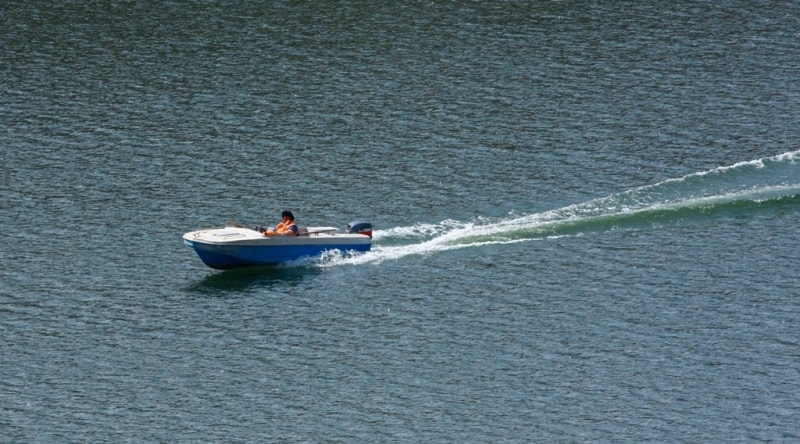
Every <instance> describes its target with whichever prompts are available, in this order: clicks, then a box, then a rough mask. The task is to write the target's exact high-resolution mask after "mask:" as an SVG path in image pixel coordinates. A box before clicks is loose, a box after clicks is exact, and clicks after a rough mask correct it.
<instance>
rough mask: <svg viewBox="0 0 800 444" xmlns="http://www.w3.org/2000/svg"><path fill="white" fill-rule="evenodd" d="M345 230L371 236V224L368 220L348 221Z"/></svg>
mask: <svg viewBox="0 0 800 444" xmlns="http://www.w3.org/2000/svg"><path fill="white" fill-rule="evenodd" d="M347 232H348V233H352V234H363V235H365V236H369V237H372V224H371V223H369V222H350V223H349V224H347Z"/></svg>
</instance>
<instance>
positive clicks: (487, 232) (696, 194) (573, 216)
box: [295, 151, 800, 267]
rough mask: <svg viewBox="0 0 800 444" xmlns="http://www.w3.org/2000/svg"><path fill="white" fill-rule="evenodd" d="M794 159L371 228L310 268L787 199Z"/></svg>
mask: <svg viewBox="0 0 800 444" xmlns="http://www.w3.org/2000/svg"><path fill="white" fill-rule="evenodd" d="M798 157H800V151H792V152H787V153H783V154H780V155H776V156H772V157H766V158H762V159H755V160H751V161H747V162H739V163H736V164H734V165H731V166H722V167H718V168H714V169H712V170H708V171H703V172H698V173H692V174H688V175H686V176H683V177H680V178H676V179H668V180H666V181H663V182H659V183H657V184H653V185H647V186H642V187H638V188H633V189H631V190H627V191H625V192H622V193H618V194H613V195H610V196H606V197H602V198H598V199H593V200H590V201H587V202H583V203H579V204H574V205H570V206H566V207H563V208H558V209H553V210H548V211H544V212H541V213H535V214H530V215H524V216H512V217H510V218H506V219H499V220H493V219H488V218H482V217H478V218H476V219H475V220H473V221H469V222H461V221H457V220H449V219H448V220H444V221H442V222H439V223H437V224H427V223H420V224H415V225H412V226H402V227H393V228H389V229H386V230H376V231H375V233H374V245H373V248H372V251H370V252H368V253H365V254H355V255H350V254H343V253H341V252H330V253H329V254H326V255H325V256H323V257H322V258H318V259H315V260H314V261H312V262H311V263H310V264H312V265H316V266H321V267H327V266H334V265H342V264H368V263H381V262H384V261H387V260H397V259H401V258H403V257H407V256H414V255H418V256H425V255H430V254H435V253H438V252H444V251H448V250H454V249H461V248H472V247H480V246H485V245H493V244H510V243H517V242H526V241H532V240H542V239H547V238H551V237H557V236H564V235H582V234H583V233H585V232H587V231H588V232H591V231H603V230H607V229H611V228H613V227H615V226H618V225H620V224H623V223H625V222H626V221H635V220H639V219H641V218H645V219H646V218H654V217H660V216H664V215H669V214H671V213H676V212H687V211H688V212H692V211H694V212H697V211H700V210H703V211H705V210H707V209H709V208H713V207H719V206H724V205H727V204H734V203H738V202H755V203H762V202H767V201H772V200H778V199H783V198H791V197H795V196H798V195H800V168H798V164H797V159H798ZM305 264H309V263H305ZM295 265H298V264H295Z"/></svg>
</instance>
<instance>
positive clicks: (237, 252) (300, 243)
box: [183, 222, 372, 270]
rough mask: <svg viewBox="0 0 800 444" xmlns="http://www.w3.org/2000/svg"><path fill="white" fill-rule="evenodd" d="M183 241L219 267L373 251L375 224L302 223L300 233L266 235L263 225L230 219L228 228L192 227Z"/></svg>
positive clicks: (214, 265)
mask: <svg viewBox="0 0 800 444" xmlns="http://www.w3.org/2000/svg"><path fill="white" fill-rule="evenodd" d="M183 243H184V244H186V245H187V246H189V247H192V248H194V251H195V252H197V255H198V256H200V259H201V260H202V261H203V262H204V263H205V264H206V265H208V266H209V267H211V268H216V269H219V270H227V269H231V268H241V267H249V266H254V265H278V264H281V263H284V262H290V261H296V260H298V259H302V258H313V257H317V256H320V255H321V254H322V253H324V252H326V251H332V250H338V251H341V252H342V253H350V252H363V251H369V249H370V247H371V246H372V224H370V223H369V222H351V223H350V224H348V225H347V228H346V229H345V231H344V232H342V231H339V230H338V229H337V228H335V227H298V230H297V236H266V235H264V232H263V230H262V229H259V228H248V227H245V226H242V225H239V224H236V223H233V222H228V223H227V224H226V226H225V227H224V228H210V229H205V230H198V231H190V232H188V233H186V234H184V235H183Z"/></svg>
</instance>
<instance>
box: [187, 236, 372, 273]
mask: <svg viewBox="0 0 800 444" xmlns="http://www.w3.org/2000/svg"><path fill="white" fill-rule="evenodd" d="M186 243H187V244H188V245H189V246H191V247H193V248H194V250H195V251H196V252H197V255H198V256H200V259H201V260H202V261H203V262H204V263H205V264H206V265H208V266H209V267H211V268H217V269H220V270H227V269H231V268H241V267H248V266H254V265H277V264H280V263H282V262H289V261H294V260H297V259H300V258H302V257H314V256H319V255H320V254H322V253H323V252H325V251H330V250H340V251H369V250H370V244H358V245H353V244H343V245H292V246H274V247H264V246H232V245H224V246H218V245H208V244H202V243H198V242H188V241H187V242H186Z"/></svg>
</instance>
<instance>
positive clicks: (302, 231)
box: [297, 227, 308, 236]
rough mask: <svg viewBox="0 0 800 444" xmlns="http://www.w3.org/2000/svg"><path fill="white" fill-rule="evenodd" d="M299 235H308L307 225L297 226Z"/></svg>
mask: <svg viewBox="0 0 800 444" xmlns="http://www.w3.org/2000/svg"><path fill="white" fill-rule="evenodd" d="M297 235H298V236H308V228H306V227H297Z"/></svg>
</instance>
